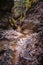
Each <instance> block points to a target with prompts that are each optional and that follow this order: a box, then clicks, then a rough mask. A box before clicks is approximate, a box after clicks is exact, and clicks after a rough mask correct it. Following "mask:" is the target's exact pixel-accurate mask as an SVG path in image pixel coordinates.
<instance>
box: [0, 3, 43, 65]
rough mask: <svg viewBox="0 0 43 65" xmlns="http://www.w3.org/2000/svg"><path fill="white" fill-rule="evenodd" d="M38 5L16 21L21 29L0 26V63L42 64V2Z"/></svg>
mask: <svg viewBox="0 0 43 65" xmlns="http://www.w3.org/2000/svg"><path fill="white" fill-rule="evenodd" d="M38 7H39V8H37V6H36V10H35V11H36V12H35V13H34V12H33V13H32V14H31V13H30V14H29V15H28V17H27V18H25V19H24V20H23V21H21V22H20V23H19V22H18V23H17V24H18V26H20V27H21V31H18V30H17V29H16V30H13V29H9V30H8V29H7V30H3V28H0V65H41V64H42V65H43V14H42V12H43V11H42V10H43V2H39V4H38ZM21 24H22V25H21ZM41 60H42V61H41Z"/></svg>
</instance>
